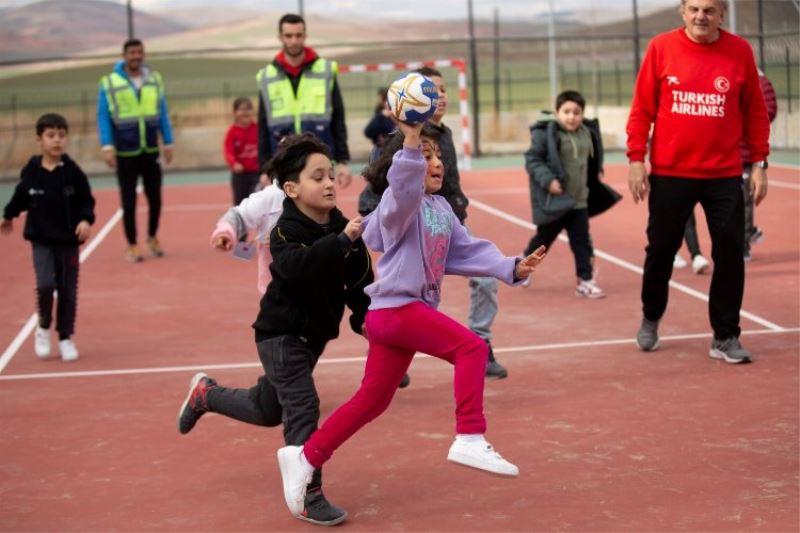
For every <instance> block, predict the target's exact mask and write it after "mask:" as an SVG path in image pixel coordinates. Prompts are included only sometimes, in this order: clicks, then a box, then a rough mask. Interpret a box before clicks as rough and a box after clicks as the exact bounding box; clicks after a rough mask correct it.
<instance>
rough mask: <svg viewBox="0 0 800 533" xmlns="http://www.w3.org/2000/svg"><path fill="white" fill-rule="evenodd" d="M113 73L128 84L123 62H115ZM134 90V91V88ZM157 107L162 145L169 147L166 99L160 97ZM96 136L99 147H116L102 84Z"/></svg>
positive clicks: (170, 131) (112, 125) (98, 102)
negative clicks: (98, 138) (98, 140)
mask: <svg viewBox="0 0 800 533" xmlns="http://www.w3.org/2000/svg"><path fill="white" fill-rule="evenodd" d="M143 70H144V72H145V74H146V73H147V72H148V71H149V69H148V68H147V67H143ZM114 72H116V73H117V74H119V75H121V76H122V77H123V78H125V79H127V80H128V81H129V83H130V79H129V78H128V74H127V73H126V72H125V61H122V60H120V61H117V64H116V65H114ZM131 86H132V87H134V86H133V83H131ZM134 90H136V88H135V87H134ZM137 94H138V91H137ZM158 107H159V115H160V120H159V125H158V129H159V130H160V131H161V139H162V140H163V142H164V144H166V145H169V144H172V126H171V125H170V123H169V113H168V112H167V99H166V97H164V96H162V97H161V100H160V101H159V105H158ZM97 134H98V136H99V137H100V146H109V145H113V146H115V147H116V143H115V142H114V123H113V122H112V121H111V112H110V111H109V109H108V98H107V97H106V91H105V89H104V88H103V85H102V84H100V89H99V93H98V95H97Z"/></svg>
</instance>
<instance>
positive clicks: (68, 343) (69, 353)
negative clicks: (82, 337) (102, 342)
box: [58, 339, 78, 361]
mask: <svg viewBox="0 0 800 533" xmlns="http://www.w3.org/2000/svg"><path fill="white" fill-rule="evenodd" d="M58 351H59V352H60V353H61V360H62V361H77V360H78V348H77V347H76V346H75V343H74V342H72V339H64V340H63V341H58Z"/></svg>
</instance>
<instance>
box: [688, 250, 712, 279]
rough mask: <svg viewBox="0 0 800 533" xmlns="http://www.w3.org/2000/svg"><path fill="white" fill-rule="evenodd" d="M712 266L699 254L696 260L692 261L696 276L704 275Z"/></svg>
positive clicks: (695, 257)
mask: <svg viewBox="0 0 800 533" xmlns="http://www.w3.org/2000/svg"><path fill="white" fill-rule="evenodd" d="M710 266H711V263H709V262H708V259H706V258H705V257H703V256H702V255H701V254H697V255H696V256H694V259H692V270H693V271H694V273H695V274H702V273H703V272H705V271H706V269H707V268H708V267H710Z"/></svg>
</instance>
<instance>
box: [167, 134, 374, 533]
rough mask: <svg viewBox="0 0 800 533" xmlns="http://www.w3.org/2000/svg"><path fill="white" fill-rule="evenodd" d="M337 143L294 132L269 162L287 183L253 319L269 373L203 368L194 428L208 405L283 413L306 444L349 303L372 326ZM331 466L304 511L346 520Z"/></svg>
mask: <svg viewBox="0 0 800 533" xmlns="http://www.w3.org/2000/svg"><path fill="white" fill-rule="evenodd" d="M327 154H328V151H327V147H326V146H325V145H324V144H323V143H322V142H321V141H320V140H318V139H317V138H316V137H314V136H313V135H311V134H310V133H305V134H303V135H300V136H292V137H288V138H287V139H286V140H285V141H284V142H283V143H282V144H281V145H280V147H279V148H278V150H277V152H276V153H275V156H274V157H273V158H272V159H271V160H270V162H269V163H268V164H267V167H266V172H267V174H268V176H269V177H270V179H277V180H278V184H279V186H280V187H281V188H282V189H283V191H284V192H285V193H286V196H287V198H286V199H285V200H284V203H283V213H282V214H281V216H280V218H279V219H278V222H277V224H276V225H275V228H274V229H273V230H272V234H271V236H270V251H271V252H272V264H271V265H270V271H271V273H272V281H271V282H270V284H269V286H268V287H267V292H266V294H265V295H264V297H263V298H262V299H261V310H260V312H259V314H258V317H257V318H256V321H255V323H254V324H253V328H254V329H255V330H256V334H255V336H256V347H257V349H258V356H259V358H260V359H261V364H262V365H263V366H264V372H265V375H264V376H262V377H261V378H259V380H258V384H257V385H256V386H254V387H253V388H251V389H249V390H248V389H230V388H226V387H222V386H220V385H218V384H217V383H216V382H215V381H214V380H212V379H211V378H209V377H208V376H207V375H205V374H203V373H199V374H197V375H195V377H194V378H193V379H192V382H191V384H190V387H189V394H188V396H187V398H186V400H185V401H184V403H183V405H182V406H181V409H180V411H179V413H178V429H179V431H180V432H181V433H188V432H189V431H190V430H191V429H192V427H194V425H195V423H196V422H197V420H198V419H199V418H200V417H201V416H202V415H203V414H204V413H206V412H208V411H212V412H215V413H220V414H223V415H226V416H229V417H231V418H235V419H237V420H241V421H243V422H248V423H251V424H256V425H260V426H277V425H278V424H280V423H281V422H282V423H283V434H284V439H285V441H286V444H288V445H301V444H303V443H304V442H305V441H306V440H307V439H308V437H309V436H310V435H311V433H313V432H314V430H316V429H317V424H318V422H319V396H318V395H317V390H316V387H315V386H314V380H313V378H312V372H313V370H314V367H315V366H316V364H317V361H318V360H319V357H320V355H322V352H323V350H324V349H325V345H326V344H327V343H328V341H330V340H332V339H335V338H336V337H338V336H339V323H340V322H341V320H342V316H343V314H344V308H345V305H346V306H347V307H349V308H350V309H351V310H352V315H351V316H350V326H351V327H352V329H353V331H355V332H356V333H359V334H363V328H364V317H365V316H366V313H367V308H368V307H369V301H370V300H369V297H368V296H367V295H366V294H364V287H366V286H367V285H369V284H370V283H372V281H373V274H372V265H371V260H370V256H369V252H368V250H367V248H366V246H365V245H364V242H363V241H362V240H361V238H360V237H361V217H357V218H355V219H354V220H351V221H348V220H347V219H346V218H345V217H344V216H343V215H342V212H341V211H339V210H338V209H337V208H336V190H335V187H334V179H333V173H332V168H331V160H330V159H329V158H328V155H327ZM321 476H322V473H321V471H320V470H317V471H316V472H315V473H314V477H313V479H312V481H311V483H310V484H309V485H308V492H307V495H306V507H305V511H304V513H303V514H302V515H301V516H300V517H299V518H302V519H304V520H307V521H309V522H312V523H315V524H319V525H326V526H330V525H334V524H338V523H339V522H342V521H343V520H344V519H345V518H346V517H347V513H346V512H344V511H343V510H341V509H339V508H337V507H336V506H333V505H331V504H330V503H329V502H328V501H327V500H326V499H325V496H324V495H323V494H322V477H321Z"/></svg>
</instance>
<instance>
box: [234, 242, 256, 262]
mask: <svg viewBox="0 0 800 533" xmlns="http://www.w3.org/2000/svg"><path fill="white" fill-rule="evenodd" d="M231 255H232V256H233V257H235V258H236V259H241V260H242V261H250V260H251V259H252V258H253V256H255V255H256V245H255V244H253V243H250V242H242V241H239V242H237V243H236V246H234V247H233V252H231Z"/></svg>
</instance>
